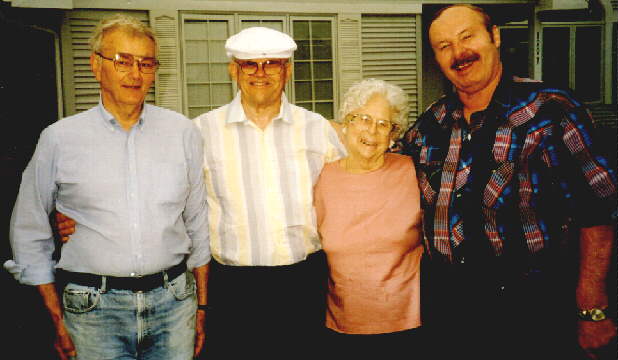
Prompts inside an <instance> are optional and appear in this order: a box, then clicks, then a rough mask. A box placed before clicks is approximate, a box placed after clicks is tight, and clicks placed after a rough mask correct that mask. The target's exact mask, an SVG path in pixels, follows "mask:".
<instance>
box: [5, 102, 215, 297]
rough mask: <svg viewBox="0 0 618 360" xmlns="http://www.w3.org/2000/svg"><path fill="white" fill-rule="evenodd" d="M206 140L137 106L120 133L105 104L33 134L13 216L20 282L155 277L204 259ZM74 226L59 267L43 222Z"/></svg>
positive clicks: (185, 123)
mask: <svg viewBox="0 0 618 360" xmlns="http://www.w3.org/2000/svg"><path fill="white" fill-rule="evenodd" d="M202 164H203V140H202V137H201V135H200V133H199V131H198V130H197V128H196V127H195V126H194V125H193V123H192V122H191V121H190V120H188V119H187V118H185V117H184V116H183V115H181V114H178V113H176V112H173V111H170V110H166V109H163V108H160V107H156V106H152V105H144V110H143V111H142V114H141V116H140V118H139V121H138V122H137V123H136V124H135V125H134V126H133V127H132V128H131V129H130V130H129V131H125V130H124V129H123V128H122V127H121V126H120V124H119V123H118V122H117V121H116V120H115V119H114V117H113V116H112V115H111V114H110V113H109V112H107V111H106V110H105V108H104V107H103V105H102V104H99V105H98V106H96V107H94V108H92V109H90V110H88V111H85V112H83V113H80V114H77V115H74V116H71V117H68V118H65V119H62V120H60V121H58V122H56V123H54V124H52V125H51V126H49V127H48V128H46V129H45V130H44V131H43V132H42V133H41V136H40V139H39V143H38V144H37V148H36V151H35V153H34V155H33V157H32V159H31V160H30V163H29V164H28V167H27V168H26V170H25V171H24V173H23V176H22V182H21V186H20V189H19V195H18V197H17V201H16V203H15V208H14V209H13V215H12V217H11V226H10V240H11V246H12V249H13V260H9V261H7V262H6V263H5V267H6V268H7V269H8V270H9V271H10V272H11V273H12V274H13V275H14V276H15V278H16V279H17V280H19V281H20V282H21V283H23V284H28V285H39V284H45V283H50V282H53V281H54V267H55V266H56V267H59V268H62V269H64V270H68V271H73V272H86V273H92V274H100V275H111V276H140V275H147V274H152V273H155V272H158V271H161V270H163V269H166V268H169V267H171V266H173V265H176V264H178V263H179V262H181V261H182V259H183V258H185V257H186V258H187V266H188V267H189V268H194V267H198V266H201V265H204V264H206V263H208V262H209V261H210V248H209V242H208V226H207V210H206V200H205V199H206V198H205V191H204V181H203V173H202ZM54 207H56V208H57V209H58V211H60V212H62V213H64V214H66V215H67V216H69V217H71V218H73V219H75V221H76V222H77V226H76V230H75V233H74V234H73V235H72V236H71V239H70V240H69V242H67V243H66V244H64V245H63V246H62V251H61V256H60V260H59V262H58V264H57V265H56V264H55V262H54V261H53V260H52V253H53V251H54V241H53V235H52V228H51V227H50V224H49V219H48V216H49V214H50V212H51V211H52V210H53V209H54Z"/></svg>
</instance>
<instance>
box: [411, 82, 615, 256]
mask: <svg viewBox="0 0 618 360" xmlns="http://www.w3.org/2000/svg"><path fill="white" fill-rule="evenodd" d="M516 80H517V81H513V80H512V79H511V78H510V77H509V75H508V74H506V73H505V75H504V76H503V78H502V80H501V82H500V85H499V86H498V88H497V89H496V92H495V94H494V96H493V98H492V101H491V102H490V104H489V106H488V107H487V109H486V110H484V111H480V112H477V113H474V114H472V116H471V122H470V125H468V124H467V123H466V121H465V119H464V117H463V106H462V104H461V102H460V101H459V99H458V98H457V95H456V94H455V93H451V94H449V95H447V96H445V97H444V98H442V99H441V100H439V101H437V102H436V103H435V104H433V105H431V106H430V107H429V109H428V110H427V111H426V112H425V113H424V114H423V115H422V116H421V117H420V119H419V121H418V122H417V123H416V124H415V126H414V127H412V128H411V129H410V130H409V131H408V132H407V133H406V134H405V136H404V138H403V143H402V149H403V153H405V154H408V155H411V156H412V157H413V158H414V162H415V164H416V165H417V174H418V177H419V186H420V187H421V195H422V196H421V200H422V205H423V207H424V210H425V213H424V216H425V221H424V230H425V231H424V234H425V237H426V246H427V248H428V250H430V252H429V253H430V254H431V255H432V256H434V257H438V258H440V257H442V258H444V259H446V261H458V260H461V259H462V257H463V256H464V255H465V256H466V258H468V257H469V255H470V254H472V253H474V255H475V256H477V255H479V254H480V253H481V252H484V253H486V254H487V255H489V256H492V255H497V256H500V255H503V254H509V255H514V254H524V253H527V254H536V253H539V252H541V250H544V249H554V250H555V249H557V248H559V247H560V246H561V244H565V243H566V242H567V241H568V238H569V233H570V232H571V233H572V229H573V228H574V227H576V226H579V227H589V226H594V225H600V224H607V223H611V215H612V213H613V214H614V216H615V211H616V174H615V171H614V170H613V169H611V168H610V167H609V165H608V161H607V159H606V158H605V157H604V156H602V155H601V154H600V153H599V152H598V147H597V145H596V144H593V136H592V135H593V133H594V127H593V122H592V119H591V117H590V115H589V113H588V111H587V110H586V108H585V106H584V105H583V104H582V103H580V102H579V101H577V100H576V99H575V98H574V97H573V96H572V94H571V92H569V91H566V90H562V89H557V88H552V87H549V86H547V85H545V84H543V83H539V82H529V81H522V79H516ZM462 245H465V246H462ZM473 249H474V250H473ZM552 251H553V250H552ZM475 252H476V253H475ZM515 256H519V255H515Z"/></svg>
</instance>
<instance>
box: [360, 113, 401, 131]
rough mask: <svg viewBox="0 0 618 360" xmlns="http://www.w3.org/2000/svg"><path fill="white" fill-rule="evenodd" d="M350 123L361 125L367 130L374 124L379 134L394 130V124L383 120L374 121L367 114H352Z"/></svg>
mask: <svg viewBox="0 0 618 360" xmlns="http://www.w3.org/2000/svg"><path fill="white" fill-rule="evenodd" d="M350 122H351V123H353V124H357V125H361V126H362V127H363V128H369V127H371V126H373V124H374V122H375V123H376V128H377V129H378V131H381V132H390V131H391V130H394V129H395V124H393V123H392V122H390V121H389V120H385V119H378V120H374V119H373V117H371V115H367V114H354V115H351V116H350Z"/></svg>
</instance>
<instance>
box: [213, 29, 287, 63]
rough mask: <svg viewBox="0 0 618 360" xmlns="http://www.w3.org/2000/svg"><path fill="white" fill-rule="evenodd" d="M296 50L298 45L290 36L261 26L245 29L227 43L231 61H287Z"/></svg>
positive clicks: (226, 47)
mask: <svg viewBox="0 0 618 360" xmlns="http://www.w3.org/2000/svg"><path fill="white" fill-rule="evenodd" d="M294 50H296V43H295V42H294V40H293V39H292V38H291V37H290V36H289V35H287V34H284V33H282V32H280V31H277V30H273V29H269V28H265V27H260V26H256V27H250V28H248V29H244V30H242V31H241V32H239V33H238V34H236V35H232V36H230V38H229V39H227V41H226V42H225V51H226V53H227V56H228V57H229V58H230V59H231V58H236V59H242V60H245V59H262V58H264V59H266V58H272V59H287V58H290V57H292V54H293V53H294Z"/></svg>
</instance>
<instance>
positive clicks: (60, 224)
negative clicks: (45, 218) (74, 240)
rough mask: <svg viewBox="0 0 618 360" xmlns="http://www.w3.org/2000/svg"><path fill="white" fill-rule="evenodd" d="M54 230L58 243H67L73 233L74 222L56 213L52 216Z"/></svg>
mask: <svg viewBox="0 0 618 360" xmlns="http://www.w3.org/2000/svg"><path fill="white" fill-rule="evenodd" d="M54 220H55V221H54V225H53V226H54V228H55V230H56V232H57V233H58V235H60V236H59V237H60V241H62V242H63V243H66V242H68V241H69V236H70V235H73V233H74V232H75V220H73V219H71V218H70V217H68V216H66V215H64V214H63V213H61V212H56V214H55V216H54Z"/></svg>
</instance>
